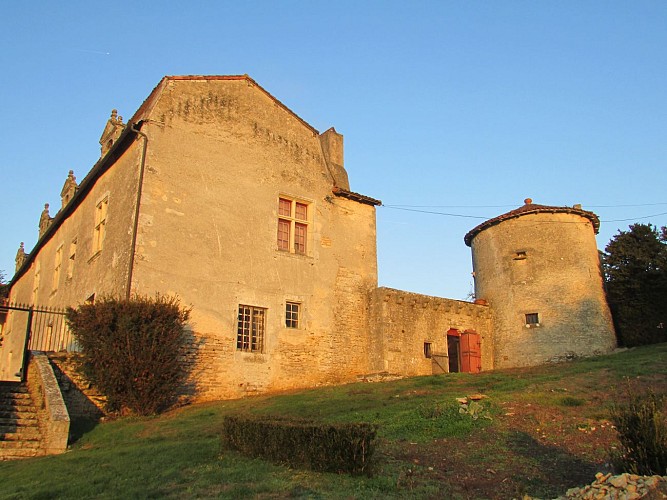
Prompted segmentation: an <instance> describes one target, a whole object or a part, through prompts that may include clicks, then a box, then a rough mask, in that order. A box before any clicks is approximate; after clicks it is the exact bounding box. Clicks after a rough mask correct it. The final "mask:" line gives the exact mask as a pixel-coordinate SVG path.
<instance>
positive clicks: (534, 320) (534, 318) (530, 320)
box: [526, 313, 540, 326]
mask: <svg viewBox="0 0 667 500" xmlns="http://www.w3.org/2000/svg"><path fill="white" fill-rule="evenodd" d="M526 326H540V317H539V314H538V313H529V314H526Z"/></svg>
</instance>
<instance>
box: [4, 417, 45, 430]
mask: <svg viewBox="0 0 667 500" xmlns="http://www.w3.org/2000/svg"><path fill="white" fill-rule="evenodd" d="M37 422H38V420H37V417H36V416H35V415H34V414H32V415H29V416H14V417H9V418H0V428H2V427H5V426H15V427H16V426H18V427H20V426H23V425H36V424H37Z"/></svg>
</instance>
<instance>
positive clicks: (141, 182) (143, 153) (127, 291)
mask: <svg viewBox="0 0 667 500" xmlns="http://www.w3.org/2000/svg"><path fill="white" fill-rule="evenodd" d="M131 128H132V131H133V132H134V133H136V134H137V135H140V136H141V137H142V138H143V139H144V145H143V147H142V148H141V163H140V166H139V186H138V187H137V201H136V204H135V210H134V227H133V228H132V245H131V246H130V263H129V268H128V270H127V284H126V287H125V298H126V299H128V300H129V299H130V296H131V295H132V272H133V271H134V254H135V251H136V248H137V232H138V230H139V209H140V207H141V191H142V190H143V186H144V171H145V170H146V151H147V150H148V136H147V135H146V134H144V133H143V132H142V131H141V130H139V128H137V125H136V124H135V123H132V125H131Z"/></svg>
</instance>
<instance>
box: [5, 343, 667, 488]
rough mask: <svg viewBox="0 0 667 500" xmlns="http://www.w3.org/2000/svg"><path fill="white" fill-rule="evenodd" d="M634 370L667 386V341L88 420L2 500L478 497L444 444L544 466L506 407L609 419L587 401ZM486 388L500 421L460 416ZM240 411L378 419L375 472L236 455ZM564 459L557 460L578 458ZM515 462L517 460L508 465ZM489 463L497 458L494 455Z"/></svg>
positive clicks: (8, 481) (30, 467)
mask: <svg viewBox="0 0 667 500" xmlns="http://www.w3.org/2000/svg"><path fill="white" fill-rule="evenodd" d="M627 377H630V378H631V379H632V380H633V381H635V382H637V383H642V382H645V383H646V384H647V385H655V382H656V381H660V382H661V383H662V384H665V381H667V344H661V345H658V346H648V347H643V348H637V349H633V350H630V351H627V352H623V353H620V354H616V355H611V356H602V357H599V358H592V359H587V360H581V361H577V362H571V363H566V364H561V365H557V366H545V367H540V368H535V369H516V370H507V371H498V372H488V373H481V374H478V375H469V374H449V375H443V376H431V377H418V378H412V379H404V380H399V381H394V382H387V383H358V384H350V385H344V386H338V387H328V388H322V389H317V390H307V391H301V392H295V393H292V394H284V395H278V396H273V397H268V396H267V397H255V398H249V399H244V400H236V401H221V402H218V403H207V404H201V405H193V406H190V407H186V408H182V409H179V410H176V411H173V412H170V413H168V414H165V415H162V416H159V417H152V418H124V419H120V420H117V421H112V422H107V423H102V424H99V425H97V426H95V427H93V428H92V429H89V428H87V427H86V426H85V425H83V426H82V427H81V428H80V434H81V438H80V439H79V440H78V441H77V442H76V443H75V444H74V445H73V446H72V449H71V451H69V452H68V453H66V454H63V455H59V456H52V457H42V458H35V459H29V460H23V461H14V462H0V499H24V498H25V499H27V498H30V499H39V498H102V499H103V498H194V497H199V498H285V497H293V498H364V499H365V498H383V499H386V498H457V497H466V496H467V497H472V498H475V494H474V493H471V492H470V491H469V490H465V489H464V486H462V485H461V484H457V483H455V482H451V483H450V482H448V481H447V480H446V478H447V477H448V476H447V474H449V472H448V471H444V472H443V471H440V472H439V475H436V471H433V470H432V469H433V467H429V464H428V463H426V462H425V460H426V459H427V458H428V457H429V454H430V453H434V452H435V451H438V448H439V447H440V448H441V447H442V446H445V445H444V444H438V443H448V442H457V443H458V442H461V443H464V446H465V443H466V442H467V440H469V439H473V438H476V442H477V443H481V444H478V445H477V447H476V448H474V449H471V450H469V452H468V453H467V454H465V455H463V458H461V460H463V461H464V462H463V463H461V467H467V466H474V465H476V464H477V465H478V464H481V465H480V466H481V467H482V470H484V468H487V467H493V468H495V470H496V472H494V473H498V474H501V473H504V472H505V471H506V472H507V473H508V474H513V473H514V471H515V469H516V467H519V466H521V467H533V466H535V465H534V463H537V462H535V458H534V457H530V456H529V454H528V453H523V452H522V450H523V448H522V447H524V446H527V445H528V444H531V440H532V439H533V438H529V437H527V436H525V435H523V434H520V433H516V432H514V433H511V432H506V431H501V430H499V429H500V428H499V427H498V425H499V423H498V422H499V420H500V419H501V416H502V414H503V411H504V410H503V409H502V408H501V405H503V404H509V403H511V404H512V405H514V406H516V407H517V408H521V406H522V405H526V404H534V405H535V404H540V405H542V407H544V408H556V409H558V411H560V410H562V411H567V412H576V413H575V414H576V416H577V418H580V419H581V421H582V422H584V423H585V422H588V419H591V418H597V417H599V416H601V415H605V414H606V413H605V408H604V407H605V405H606V404H607V403H608V402H607V401H602V402H599V403H595V404H594V403H593V402H592V401H590V400H589V392H590V390H591V388H592V387H595V388H597V389H599V388H600V386H601V385H604V387H608V388H609V390H610V391H611V392H613V388H614V387H620V386H621V385H622V384H623V381H624V380H626V379H627ZM663 387H664V385H663ZM478 392H481V393H484V394H485V395H486V396H487V399H483V400H482V403H483V404H484V405H485V407H486V408H487V409H488V410H489V412H490V415H491V416H492V419H491V420H489V419H485V418H480V419H478V420H473V419H472V418H470V416H468V415H464V414H460V413H459V412H458V403H456V401H455V398H457V397H464V396H467V395H471V394H474V393H478ZM610 399H611V398H610ZM609 402H610V401H609ZM236 412H249V413H254V414H264V415H282V416H294V417H299V418H308V419H315V420H320V421H326V422H358V421H364V422H372V423H376V424H378V425H379V426H380V428H379V434H378V439H379V443H378V456H377V464H376V467H375V475H374V476H373V477H371V478H368V477H351V476H346V475H337V474H325V473H315V472H310V471H302V470H291V469H289V468H287V467H283V466H280V465H275V464H270V463H266V462H263V461H260V460H254V459H249V458H246V457H243V456H240V455H238V454H236V453H233V452H231V451H228V450H226V449H224V448H223V447H222V443H221V439H220V436H221V428H222V422H223V419H224V416H225V415H227V414H230V413H236ZM577 421H578V420H577ZM571 427H572V426H571ZM493 432H496V433H498V434H497V435H499V436H501V437H502V439H501V440H498V439H494V440H492V439H489V440H488V443H486V441H485V440H484V436H485V435H487V433H493ZM573 432H578V431H577V430H576V429H574V430H573ZM489 435H491V434H489ZM494 435H495V434H494ZM456 440H459V441H456ZM434 443H435V444H434ZM526 443H527V444H526ZM513 449H514V451H513ZM545 449H546V448H545ZM414 450H418V451H419V452H420V453H422V454H424V456H425V457H426V458H425V459H422V460H421V461H418V463H417V462H415V461H414V460H412V459H411V458H410V457H411V456H412V455H411V453H413V451H414ZM517 450H518V451H517ZM452 451H455V450H452ZM519 452H521V453H523V455H522V454H521V453H519ZM524 455H525V456H524ZM561 455H563V456H562V457H561V456H559V457H558V458H559V459H562V460H567V459H569V457H567V456H566V454H564V453H562V454H561ZM510 457H514V458H510ZM510 459H511V460H513V462H509V461H507V462H506V460H510ZM489 460H491V462H489V463H491V465H488V464H487V462H485V461H489ZM466 461H467V462H466ZM434 465H437V464H434ZM514 475H517V474H514ZM526 477H528V476H526ZM443 478H444V479H443ZM521 481H522V482H521V483H520V485H519V486H517V488H519V487H520V489H522V490H523V489H526V490H527V491H528V492H530V491H536V492H542V493H544V492H545V491H547V492H549V491H550V490H549V488H548V485H545V484H544V481H546V479H545V478H544V477H542V476H540V475H535V476H531V478H530V479H522V480H521ZM471 484H472V483H471ZM466 487H467V486H466ZM491 491H492V490H491ZM552 493H553V492H552ZM556 493H558V492H556ZM560 493H564V491H562V492H560ZM554 496H557V495H554Z"/></svg>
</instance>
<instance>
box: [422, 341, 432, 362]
mask: <svg viewBox="0 0 667 500" xmlns="http://www.w3.org/2000/svg"><path fill="white" fill-rule="evenodd" d="M432 348H433V344H432V343H431V342H424V357H425V358H430V357H431V356H433V352H432V350H431V349H432Z"/></svg>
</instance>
